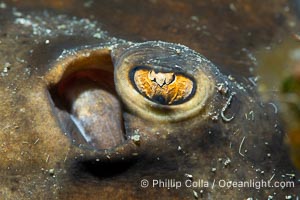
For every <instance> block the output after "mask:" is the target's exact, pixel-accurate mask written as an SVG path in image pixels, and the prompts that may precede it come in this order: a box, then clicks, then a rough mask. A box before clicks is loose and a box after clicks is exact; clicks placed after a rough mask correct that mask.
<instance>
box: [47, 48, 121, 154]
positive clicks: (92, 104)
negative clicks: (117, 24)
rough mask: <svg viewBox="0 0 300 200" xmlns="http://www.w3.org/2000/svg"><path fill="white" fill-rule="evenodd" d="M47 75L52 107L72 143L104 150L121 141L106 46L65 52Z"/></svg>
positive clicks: (117, 101)
mask: <svg viewBox="0 0 300 200" xmlns="http://www.w3.org/2000/svg"><path fill="white" fill-rule="evenodd" d="M47 78H48V81H49V82H50V84H49V85H50V86H49V92H50V97H51V99H52V101H53V103H54V111H55V113H56V116H57V118H58V121H59V122H60V125H61V127H62V129H63V131H64V132H65V133H66V134H67V135H68V136H69V138H70V139H71V141H72V142H73V143H75V144H77V145H79V146H81V147H85V148H90V149H96V150H107V149H112V148H114V147H116V146H118V145H120V144H122V143H123V142H124V141H125V131H124V122H123V118H122V106H121V102H120V101H119V99H118V97H117V94H116V91H115V85H114V75H113V63H112V61H111V56H110V53H109V50H106V49H103V50H97V51H89V52H88V53H87V52H85V51H83V52H78V54H77V55H73V56H68V57H67V58H65V59H63V60H62V61H60V62H58V63H57V64H56V65H55V66H54V68H53V69H52V71H51V73H50V74H49V75H48V77H47Z"/></svg>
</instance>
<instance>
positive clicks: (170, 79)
mask: <svg viewBox="0 0 300 200" xmlns="http://www.w3.org/2000/svg"><path fill="white" fill-rule="evenodd" d="M131 81H132V82H133V83H134V85H135V88H136V89H137V90H138V91H139V93H141V94H142V95H143V96H145V97H146V98H148V99H150V100H152V101H154V102H156V103H159V104H163V105H176V104H180V103H183V102H185V101H187V100H188V99H189V98H190V97H191V96H192V95H193V93H194V91H195V84H194V82H193V81H192V80H191V79H190V78H188V77H187V76H185V75H183V74H180V73H176V72H156V71H154V70H152V69H148V68H142V67H137V68H135V69H133V71H132V75H131Z"/></svg>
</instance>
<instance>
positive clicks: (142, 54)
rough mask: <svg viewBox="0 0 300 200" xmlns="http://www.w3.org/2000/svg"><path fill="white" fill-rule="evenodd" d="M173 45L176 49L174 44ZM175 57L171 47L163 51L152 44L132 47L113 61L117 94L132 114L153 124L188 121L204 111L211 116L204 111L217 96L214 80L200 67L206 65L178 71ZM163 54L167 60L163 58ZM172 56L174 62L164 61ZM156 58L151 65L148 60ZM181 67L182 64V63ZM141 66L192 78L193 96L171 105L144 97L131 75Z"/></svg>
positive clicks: (199, 63) (197, 64)
mask: <svg viewBox="0 0 300 200" xmlns="http://www.w3.org/2000/svg"><path fill="white" fill-rule="evenodd" d="M164 44H167V43H164ZM168 44H169V43H168ZM170 45H172V46H174V44H170ZM173 54H176V51H174V48H168V45H166V46H163V48H162V47H161V45H157V46H155V45H153V44H150V43H142V44H140V45H136V46H133V47H129V48H128V49H126V50H125V51H123V52H122V53H121V54H119V56H118V58H117V60H115V62H114V63H115V71H114V76H115V85H116V91H117V93H118V95H119V97H120V98H121V100H122V102H123V103H124V106H125V107H126V108H127V110H128V111H129V112H130V113H132V114H134V115H137V116H139V117H142V118H145V119H147V120H150V121H159V122H165V123H167V122H178V121H182V120H186V119H189V118H191V117H194V116H196V115H199V114H201V112H203V115H205V116H208V114H207V113H208V112H205V110H206V111H207V109H206V108H207V104H208V103H207V102H208V100H209V98H211V97H212V95H213V93H214V90H215V87H214V86H215V81H214V80H213V79H212V78H211V77H212V76H211V75H210V74H208V72H206V71H204V70H203V69H202V68H201V65H202V64H205V63H201V62H190V63H194V66H188V68H187V69H192V70H185V69H184V68H181V69H177V68H175V67H172V66H175V64H176V61H178V60H179V59H178V60H176V57H174V56H173V57H172V55H173ZM160 55H163V56H164V57H161V58H160V57H159V56H160ZM170 57H172V58H173V59H172V60H170V59H167V60H166V61H164V60H163V59H164V58H170ZM154 59H155V61H154V62H153V63H151V62H149V60H154ZM157 60H159V61H160V63H161V65H158V63H159V62H158V61H157ZM180 61H182V60H179V62H180ZM172 62H175V63H172ZM188 64H189V63H188ZM180 65H183V64H181V63H180ZM138 66H148V67H149V69H152V68H153V69H152V70H154V71H156V73H158V72H165V73H172V72H174V73H175V74H176V73H179V74H184V75H185V76H186V77H192V78H191V80H193V81H194V85H195V86H196V87H195V88H194V91H193V94H192V95H190V96H189V98H187V100H185V101H183V102H180V103H176V104H172V105H168V104H162V103H158V102H156V101H153V100H150V99H149V98H147V97H145V95H143V94H141V92H140V91H139V90H138V89H137V87H136V85H135V84H133V82H132V73H133V71H134V70H135V69H136V67H138ZM191 72H192V73H191Z"/></svg>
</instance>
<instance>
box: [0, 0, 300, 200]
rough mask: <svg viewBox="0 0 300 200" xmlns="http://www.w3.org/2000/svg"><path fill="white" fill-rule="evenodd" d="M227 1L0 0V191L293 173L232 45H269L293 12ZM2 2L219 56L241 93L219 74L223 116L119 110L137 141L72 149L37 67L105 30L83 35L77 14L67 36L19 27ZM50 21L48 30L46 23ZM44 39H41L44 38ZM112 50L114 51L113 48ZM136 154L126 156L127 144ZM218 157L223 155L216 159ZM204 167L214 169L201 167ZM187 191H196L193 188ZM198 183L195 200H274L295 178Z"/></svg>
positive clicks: (83, 189)
mask: <svg viewBox="0 0 300 200" xmlns="http://www.w3.org/2000/svg"><path fill="white" fill-rule="evenodd" d="M272 2H273V1H272ZM230 3H232V2H229V1H217V2H216V1H211V2H207V1H205V2H204V1H185V2H182V1H163V2H162V1H149V2H146V3H144V2H142V1H134V0H131V1H109V2H108V1H103V2H102V1H99V2H98V1H97V3H96V2H94V4H93V5H92V6H91V7H89V8H85V7H82V6H81V5H82V2H81V1H64V2H60V1H51V3H50V2H48V1H40V2H39V1H37V2H34V1H28V2H23V1H14V2H7V8H6V9H1V10H0V13H1V15H0V24H1V29H0V41H1V43H0V55H1V56H0V61H1V66H2V65H4V63H6V62H9V63H10V64H11V68H10V69H9V71H8V73H7V75H5V76H1V78H0V97H1V101H0V113H1V115H0V152H1V157H0V171H1V179H0V196H1V198H4V199H5V198H6V199H83V198H85V199H142V198H147V199H157V197H160V198H161V199H194V196H193V192H192V189H191V188H181V189H178V190H175V189H170V190H168V189H167V188H147V189H143V188H141V187H140V180H141V179H144V178H147V179H149V180H151V179H158V178H161V179H166V178H172V179H177V180H186V177H185V176H184V174H185V173H188V174H192V175H193V178H194V179H195V180H197V179H199V178H200V179H203V180H208V181H210V182H212V181H213V179H216V180H219V179H230V180H240V179H253V178H255V177H258V179H260V178H263V179H270V178H271V177H272V176H273V174H275V176H274V177H273V179H274V180H285V179H288V177H287V178H283V177H282V176H281V175H283V174H287V173H289V174H290V173H295V174H296V179H295V180H297V179H299V175H298V174H297V173H296V172H295V169H294V168H293V166H292V165H291V164H290V162H289V159H288V155H287V153H286V151H285V148H284V145H283V140H282V137H283V135H284V131H283V125H282V123H281V121H280V119H279V116H278V115H277V114H275V113H274V109H273V107H272V106H271V105H269V104H267V103H263V104H261V100H260V99H259V96H258V95H257V94H256V91H255V88H254V87H253V86H251V84H250V83H248V82H247V81H245V80H244V77H248V76H252V75H251V74H250V73H249V72H248V68H249V67H253V65H254V64H253V63H252V61H251V59H250V58H249V57H247V56H249V55H247V53H245V51H243V50H242V49H243V48H245V49H246V50H249V51H250V52H251V51H254V50H255V49H257V48H259V47H261V46H264V45H269V44H270V43H271V42H275V43H276V42H277V41H278V40H280V39H282V37H283V36H284V35H285V34H287V32H288V31H289V30H290V28H289V27H288V26H287V22H288V20H289V19H291V18H293V16H292V15H291V14H290V13H289V12H285V11H283V8H284V6H286V5H288V4H287V2H285V1H276V3H272V7H270V6H268V3H270V2H263V3H261V2H260V1H258V2H246V3H245V2H244V3H242V2H233V3H234V5H235V9H230V7H229V4H230ZM11 6H16V7H17V8H18V9H19V10H20V11H22V12H23V16H22V17H24V18H26V17H25V14H24V13H27V14H30V15H32V16H34V15H37V16H41V18H42V19H43V20H44V21H45V22H46V23H47V24H50V25H51V24H52V23H54V21H55V20H56V18H55V14H53V13H52V12H55V13H63V14H67V15H69V16H74V15H75V16H77V17H78V18H79V19H81V18H84V17H90V16H91V15H93V17H94V19H95V20H97V21H99V23H101V24H103V27H104V29H105V30H107V31H108V33H109V36H116V37H118V38H123V39H126V40H134V41H143V40H164V41H168V42H174V43H182V44H185V45H187V46H189V47H190V48H192V49H194V50H196V51H197V52H199V53H202V54H203V55H205V56H206V57H208V58H209V59H210V60H212V61H213V62H214V63H216V64H217V65H218V66H220V67H221V71H222V72H224V73H226V74H227V75H228V74H231V75H232V76H233V77H235V78H236V79H237V80H239V81H243V84H244V86H245V87H246V92H241V91H239V90H237V89H236V87H237V85H236V83H234V82H235V81H230V84H231V85H233V86H234V88H233V89H232V90H233V91H235V90H236V91H237V92H238V94H237V95H236V96H235V97H234V98H233V103H232V104H231V106H230V108H228V109H226V112H225V114H226V116H228V117H230V116H232V114H234V116H235V118H234V119H233V120H232V121H230V122H224V120H222V119H221V118H219V119H218V120H216V121H214V120H213V119H211V118H206V119H205V120H202V116H201V115H199V116H197V117H194V118H192V119H190V120H185V121H180V122H176V123H167V124H164V126H163V127H162V124H161V123H159V122H151V121H148V120H145V119H144V118H143V116H138V115H134V114H132V113H130V112H128V111H127V112H126V110H125V111H124V113H123V114H124V115H123V117H124V118H125V119H126V124H125V130H126V134H127V135H128V136H130V135H133V134H134V133H135V131H136V130H139V131H138V132H139V133H140V134H141V141H140V142H139V144H137V143H134V142H133V141H132V140H128V141H127V142H126V145H125V146H126V147H122V146H120V147H118V148H117V149H111V150H110V152H109V157H107V154H106V153H105V152H103V151H93V150H91V149H87V148H80V147H78V145H76V144H73V143H72V142H71V141H70V139H69V138H68V137H67V136H66V135H65V134H64V132H63V129H62V127H61V125H60V123H59V119H58V117H57V115H56V114H55V112H54V110H55V109H54V107H55V104H53V103H51V100H50V99H51V94H50V93H51V92H49V91H50V90H51V88H52V85H51V84H49V77H47V76H46V75H47V74H49V69H52V70H53V69H54V66H55V63H56V60H57V58H58V57H59V56H60V55H61V53H62V51H63V50H64V49H74V48H78V47H81V48H82V46H84V45H93V46H94V47H95V46H98V45H102V44H103V43H106V42H110V41H111V39H110V38H109V37H101V38H100V39H98V38H97V37H93V33H90V32H91V31H92V30H94V29H93V28H90V29H89V28H88V29H87V31H85V29H84V24H79V25H78V27H77V28H78V29H75V30H74V33H73V34H72V35H66V34H62V33H60V32H59V31H57V34H54V35H52V36H48V35H46V36H45V35H34V34H32V30H31V26H29V28H28V27H27V28H26V25H24V24H23V25H22V24H18V23H15V19H16V18H18V16H16V13H15V15H13V12H12V9H11ZM231 8H232V6H231ZM44 9H48V10H51V11H50V14H49V16H50V17H49V16H43V14H42V13H40V12H38V11H41V10H44ZM34 12H35V14H32V13H34ZM192 16H198V18H191V17H192ZM221 19H222V20H221ZM216 24H217V25H216ZM187 25H189V27H187ZM74 26H75V25H74ZM204 26H205V27H206V28H205V27H204ZM197 27H199V28H200V30H199V29H198V30H197ZM56 28H57V27H55V28H53V29H52V30H54V32H56ZM249 32H250V33H251V34H249ZM46 40H49V41H50V43H48V44H47V43H45V41H46ZM117 42H118V41H117ZM114 43H116V41H115V42H114ZM104 46H105V45H104ZM89 48H90V47H89ZM89 48H86V47H85V48H83V49H89ZM32 50H33V51H32ZM105 55H107V54H105ZM114 56H115V57H114ZM112 57H113V58H115V59H118V58H119V57H118V54H116V55H112ZM105 58H107V57H105ZM103 59H104V58H103ZM104 60H105V59H104ZM1 70H2V69H1ZM55 70H56V71H55ZM54 71H55V72H56V73H53V74H54V77H52V78H53V80H54V79H55V78H56V79H57V80H60V77H56V76H55V75H57V76H58V75H59V74H60V75H62V74H63V73H61V72H59V70H57V69H54ZM220 77H221V78H220ZM47 78H48V79H47ZM215 78H220V80H219V81H220V82H222V81H224V80H228V79H227V77H225V76H222V75H220V76H216V77H215ZM50 82H51V81H50ZM53 82H55V81H53ZM216 95H217V97H218V98H216V101H214V102H211V104H212V105H215V106H217V107H218V109H221V108H222V107H223V105H224V104H225V103H226V101H227V99H228V96H224V98H222V97H223V96H222V92H219V93H218V91H216ZM225 97H226V98H225ZM251 111H253V113H254V114H255V115H254V118H253V119H252V115H251V114H250V115H249V112H251ZM245 113H246V114H247V116H248V117H247V118H246V117H245ZM157 133H158V134H157ZM244 137H245V138H246V139H245V140H244V142H243V145H242V149H243V150H248V151H247V152H244V151H242V152H241V153H242V154H243V155H244V156H242V155H240V153H239V147H240V145H241V141H242V140H243V138H244ZM266 142H267V144H265V143H266ZM178 146H180V149H181V150H179V151H178ZM136 152H138V155H136V154H134V153H136ZM268 153H270V154H271V156H270V157H268V156H267V155H268ZM97 158H99V160H100V162H98V161H97V160H96V159H97ZM122 158H124V159H122ZM219 158H221V160H220V159H219ZM227 158H230V160H231V163H230V164H229V165H226V166H225V160H226V159H227ZM212 168H216V171H215V172H212ZM257 169H259V170H257ZM274 170H275V171H274ZM261 171H264V173H261ZM195 190H196V191H197V192H198V195H199V198H200V197H201V196H200V189H199V188H196V189H195ZM203 190H204V191H203V198H204V199H210V198H211V199H229V198H232V199H247V198H248V197H253V198H258V199H266V198H267V197H268V195H273V193H274V192H276V193H277V194H276V196H274V197H275V198H276V199H282V198H284V197H285V196H286V195H292V196H293V197H294V198H296V195H299V183H296V187H295V188H290V189H289V188H287V189H284V190H281V189H278V188H277V189H274V188H267V189H265V188H263V189H260V190H255V189H253V188H246V189H241V190H238V189H235V188H234V189H222V188H215V189H211V188H204V189H203Z"/></svg>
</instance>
